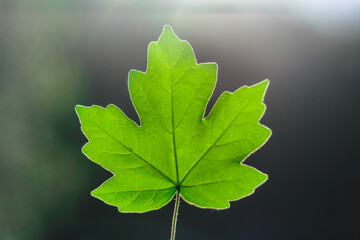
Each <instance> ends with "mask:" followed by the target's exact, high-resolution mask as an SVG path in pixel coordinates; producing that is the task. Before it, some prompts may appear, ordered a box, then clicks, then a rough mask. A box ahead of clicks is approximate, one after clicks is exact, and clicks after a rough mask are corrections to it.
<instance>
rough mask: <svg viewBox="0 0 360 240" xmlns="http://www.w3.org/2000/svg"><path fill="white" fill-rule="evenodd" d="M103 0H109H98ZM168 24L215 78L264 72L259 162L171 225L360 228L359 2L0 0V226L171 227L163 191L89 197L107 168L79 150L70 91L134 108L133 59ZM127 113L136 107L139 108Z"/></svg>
mask: <svg viewBox="0 0 360 240" xmlns="http://www.w3.org/2000/svg"><path fill="white" fill-rule="evenodd" d="M105 2H106V3H105ZM165 24H170V25H171V26H172V27H173V29H174V31H175V32H176V33H177V35H178V36H179V37H180V38H181V39H185V40H188V41H189V42H190V43H191V44H192V46H193V48H194V51H195V54H196V56H197V60H198V62H207V61H211V62H217V63H218V65H219V77H218V84H217V87H216V89H215V93H214V95H213V97H212V99H211V102H210V106H212V105H213V103H214V101H215V100H216V99H217V97H218V96H219V95H220V93H221V92H222V91H224V90H231V91H233V90H235V89H237V88H238V87H240V86H242V85H245V84H247V85H251V84H254V83H257V82H259V81H261V80H263V79H265V78H268V79H270V81H271V84H270V87H269V89H268V93H267V95H266V99H265V102H266V104H267V106H268V110H267V112H266V114H265V116H264V117H263V119H262V123H263V124H265V125H266V126H269V127H270V128H271V129H272V130H273V135H272V137H271V139H270V140H269V142H268V143H267V144H266V145H265V146H264V147H263V148H261V149H260V150H259V151H257V152H256V153H255V154H254V155H252V156H251V157H250V158H249V159H247V164H249V165H251V166H254V167H256V168H258V169H260V170H261V171H263V172H265V173H267V174H268V175H269V180H268V182H267V183H266V184H264V185H263V186H261V187H260V188H259V189H258V190H257V191H256V193H255V194H254V195H252V196H250V197H248V198H245V199H242V200H240V201H237V202H233V203H232V204H231V208H230V209H228V210H224V211H215V210H203V209H198V208H196V207H193V206H190V205H188V204H186V203H184V202H183V203H181V206H180V214H179V218H178V219H179V222H178V231H177V239H179V240H180V239H210V240H212V239H241V240H246V239H251V240H253V239H254V240H255V239H276V240H278V239H360V230H359V226H360V217H359V216H360V207H359V205H360V204H359V203H360V191H359V189H360V188H359V183H360V181H359V174H358V172H359V169H358V168H359V161H360V156H359V155H360V154H359V151H358V150H359V144H360V137H359V133H360V131H359V130H360V129H359V120H360V114H359V103H360V101H359V100H360V3H359V2H356V1H352V0H345V1H336V0H334V1H310V0H305V1H300V0H297V1H280V0H277V1H272V2H271V3H270V2H266V1H250V0H246V1H235V0H233V1H231V0H228V1H220V0H215V1H204V0H193V1H190V0H188V1H155V2H154V1H143V2H140V1H114V0H113V1H102V2H101V1H95V0H93V1H76V0H75V1H70V0H63V1H55V0H54V1H40V0H39V1H35V0H33V1H20V0H13V1H10V0H9V1H6V0H5V1H4V0H0V110H1V111H0V239H2V240H3V239H5V240H22V239H29V240H33V239H34V240H35V239H36V240H43V239H55V240H56V239H169V238H170V228H171V216H172V211H173V204H174V203H173V201H172V202H171V203H170V204H168V205H167V206H165V207H163V208H162V209H160V210H157V211H152V212H149V213H145V214H123V213H119V212H117V210H116V208H114V207H111V206H108V205H105V204H103V203H102V202H101V201H99V200H97V199H95V198H92V197H91V196H90V191H91V190H93V189H94V188H96V187H97V186H99V185H100V184H101V183H102V182H103V181H105V180H106V179H107V178H109V177H110V176H111V174H110V173H108V172H106V171H105V170H104V169H103V168H101V167H99V166H98V165H96V164H94V163H92V162H91V161H89V160H88V159H87V158H86V157H85V156H83V155H82V154H81V152H80V149H81V147H82V145H83V144H84V143H85V142H86V139H85V137H84V136H83V135H82V133H81V131H80V128H79V127H80V124H79V122H78V119H77V117H76V114H75V111H74V106H75V105H76V104H82V105H92V104H97V105H101V106H106V105H107V104H109V103H114V104H116V105H117V106H119V107H120V108H121V109H123V110H124V111H125V113H126V114H127V115H128V116H129V117H130V118H132V119H135V120H137V116H136V113H135V111H134V108H133V106H132V104H131V101H130V98H129V93H128V89H127V74H128V71H129V70H130V69H138V70H141V71H144V70H145V69H146V54H147V45H148V43H149V42H150V41H154V40H157V38H158V37H159V35H160V33H161V31H162V28H163V26H164V25H165ZM137 121H138V120H137Z"/></svg>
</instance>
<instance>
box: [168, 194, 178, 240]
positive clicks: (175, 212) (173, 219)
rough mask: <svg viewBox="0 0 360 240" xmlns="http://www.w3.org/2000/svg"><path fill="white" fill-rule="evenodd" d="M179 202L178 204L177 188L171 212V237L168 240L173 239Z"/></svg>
mask: <svg viewBox="0 0 360 240" xmlns="http://www.w3.org/2000/svg"><path fill="white" fill-rule="evenodd" d="M179 204H180V194H179V190H177V191H176V199H175V207H174V213H173V218H172V227H171V239H170V240H175V232H176V222H177V216H178V211H179Z"/></svg>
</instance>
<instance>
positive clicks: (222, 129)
mask: <svg viewBox="0 0 360 240" xmlns="http://www.w3.org/2000/svg"><path fill="white" fill-rule="evenodd" d="M216 78H217V64H216V63H203V64H197V62H196V59H195V55H194V53H193V50H192V48H191V46H190V44H189V43H188V42H187V41H182V40H180V39H179V38H178V37H177V36H176V35H175V34H174V32H173V30H172V29H171V27H169V26H165V27H164V30H163V33H162V34H161V36H160V38H159V40H158V41H157V42H151V43H150V45H149V48H148V67H147V70H146V72H140V71H136V70H131V71H130V73H129V90H130V94H131V99H132V102H133V104H134V106H135V108H136V110H137V112H138V114H139V117H140V122H141V125H140V126H138V125H137V124H136V123H135V122H133V121H132V120H130V119H129V118H128V117H127V116H126V115H125V114H124V113H123V112H122V111H121V110H120V109H119V108H117V107H116V106H114V105H111V104H110V105H108V106H107V107H106V108H102V107H99V106H91V107H84V106H79V105H78V106H76V112H77V114H78V116H79V119H80V121H81V128H82V131H83V133H84V134H85V135H86V137H87V138H88V140H89V142H88V143H87V144H86V145H85V146H84V147H83V149H82V151H83V153H84V154H85V155H86V156H87V157H88V158H89V159H91V160H92V161H94V162H96V163H97V164H99V165H101V166H102V167H104V168H105V169H107V170H108V171H110V172H112V173H113V174H114V175H113V177H111V178H110V179H109V180H107V181H106V182H105V183H103V184H102V185H101V186H100V187H99V188H97V189H95V190H94V191H92V193H91V194H92V195H93V196H94V197H96V198H99V199H101V200H102V201H104V202H105V203H107V204H110V205H113V206H117V207H118V209H119V211H120V212H146V211H150V210H154V209H158V208H161V207H162V206H164V205H165V204H167V203H168V202H169V201H170V200H171V199H172V198H173V197H174V195H175V193H176V191H179V192H180V195H181V197H182V198H183V199H184V200H185V201H187V202H188V203H190V204H193V205H195V206H198V207H202V208H215V209H224V208H227V207H229V201H232V200H237V199H240V198H243V197H245V196H248V195H250V194H251V193H253V192H254V189H255V188H256V187H258V186H259V185H260V184H262V183H263V182H264V181H266V179H267V175H266V174H264V173H262V172H260V171H258V170H256V169H255V168H252V167H250V166H247V165H245V164H243V161H244V160H245V159H246V158H247V157H248V156H249V155H250V154H251V153H253V152H254V151H255V150H257V149H258V148H259V147H261V146H262V145H263V144H264V143H265V142H266V141H267V139H268V138H269V136H270V134H271V131H270V129H268V128H266V127H265V126H263V125H261V124H259V119H260V118H261V117H262V115H263V114H264V111H265V105H264V104H263V103H262V101H263V97H264V94H265V91H266V88H267V86H268V84H269V81H268V80H265V81H262V82H260V83H258V84H256V85H253V86H250V87H249V86H244V87H241V88H239V89H238V90H236V91H235V92H233V93H230V92H224V93H223V94H222V95H221V96H220V98H219V99H218V100H217V102H216V104H215V105H214V107H213V109H212V110H211V111H210V113H209V115H208V116H207V117H206V118H204V113H205V107H206V105H207V103H208V101H209V98H210V96H211V94H212V92H213V90H214V87H215V84H216Z"/></svg>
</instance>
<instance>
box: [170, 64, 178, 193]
mask: <svg viewBox="0 0 360 240" xmlns="http://www.w3.org/2000/svg"><path fill="white" fill-rule="evenodd" d="M170 78H171V126H172V140H173V149H174V158H175V169H176V185H177V186H179V184H180V181H179V167H178V161H177V154H176V140H175V139H176V138H175V123H174V122H175V121H174V92H173V76H172V72H171V70H170Z"/></svg>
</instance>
